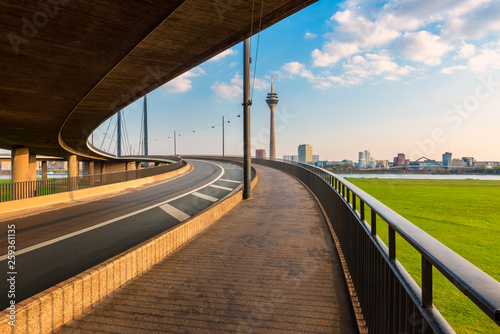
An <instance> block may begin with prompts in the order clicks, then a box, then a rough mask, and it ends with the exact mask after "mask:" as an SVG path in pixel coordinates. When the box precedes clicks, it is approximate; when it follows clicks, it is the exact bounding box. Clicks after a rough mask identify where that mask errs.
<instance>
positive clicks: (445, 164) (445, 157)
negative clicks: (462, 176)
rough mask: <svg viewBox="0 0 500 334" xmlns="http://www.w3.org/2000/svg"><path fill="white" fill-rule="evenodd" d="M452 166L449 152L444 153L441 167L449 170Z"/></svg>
mask: <svg viewBox="0 0 500 334" xmlns="http://www.w3.org/2000/svg"><path fill="white" fill-rule="evenodd" d="M452 165H453V159H452V154H451V152H446V153H444V154H443V167H444V168H451V167H452Z"/></svg>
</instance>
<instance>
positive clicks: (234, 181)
mask: <svg viewBox="0 0 500 334" xmlns="http://www.w3.org/2000/svg"><path fill="white" fill-rule="evenodd" d="M220 180H221V181H226V182H233V183H241V181H236V180H228V179H220Z"/></svg>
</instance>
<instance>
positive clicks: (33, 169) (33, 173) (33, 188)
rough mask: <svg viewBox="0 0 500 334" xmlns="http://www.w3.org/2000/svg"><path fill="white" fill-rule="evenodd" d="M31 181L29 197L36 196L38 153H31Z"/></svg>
mask: <svg viewBox="0 0 500 334" xmlns="http://www.w3.org/2000/svg"><path fill="white" fill-rule="evenodd" d="M29 159H30V181H33V182H31V183H30V187H29V190H28V191H29V195H28V196H29V197H34V196H36V154H32V153H30V158H29Z"/></svg>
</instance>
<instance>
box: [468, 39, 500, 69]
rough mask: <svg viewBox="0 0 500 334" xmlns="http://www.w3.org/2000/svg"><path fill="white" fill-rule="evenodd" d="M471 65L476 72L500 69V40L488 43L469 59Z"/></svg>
mask: <svg viewBox="0 0 500 334" xmlns="http://www.w3.org/2000/svg"><path fill="white" fill-rule="evenodd" d="M469 67H470V68H471V70H472V71H474V72H486V71H488V70H489V69H500V42H496V43H490V44H488V45H486V46H485V47H484V48H483V49H482V50H480V51H479V52H478V54H477V55H476V56H474V57H472V58H470V59H469Z"/></svg>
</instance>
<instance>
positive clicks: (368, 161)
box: [358, 150, 377, 169]
mask: <svg viewBox="0 0 500 334" xmlns="http://www.w3.org/2000/svg"><path fill="white" fill-rule="evenodd" d="M373 162H375V160H374V159H373V158H372V154H371V153H370V151H368V150H365V151H364V152H359V160H358V168H359V169H364V168H375V167H376V166H377V163H376V162H375V165H374V164H373ZM372 166H375V167H372Z"/></svg>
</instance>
